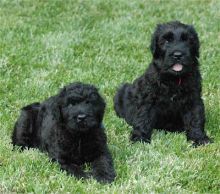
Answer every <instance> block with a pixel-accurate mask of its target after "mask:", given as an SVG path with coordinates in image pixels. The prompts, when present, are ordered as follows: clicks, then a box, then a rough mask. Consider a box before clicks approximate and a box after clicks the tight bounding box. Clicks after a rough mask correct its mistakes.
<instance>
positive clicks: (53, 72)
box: [0, 0, 220, 194]
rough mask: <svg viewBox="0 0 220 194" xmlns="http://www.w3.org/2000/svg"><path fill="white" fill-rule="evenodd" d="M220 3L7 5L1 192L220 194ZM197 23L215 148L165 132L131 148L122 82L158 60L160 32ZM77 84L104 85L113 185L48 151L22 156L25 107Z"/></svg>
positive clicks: (54, 0)
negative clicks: (69, 168)
mask: <svg viewBox="0 0 220 194" xmlns="http://www.w3.org/2000/svg"><path fill="white" fill-rule="evenodd" d="M219 10H220V1H219V0H206V1H205V0H201V1H196V0H194V1H193V0H191V1H189V0H184V1H179V0H173V1H171V0H170V1H168V0H167V1H160V0H155V1H154V0H134V1H128V0H91V1H90V0H87V1H83V0H65V1H64V0H59V1H58V0H47V1H46V0H35V1H31V0H0V130H1V131H0V193H12V192H15V193H109V194H112V193H178V194H179V193H187V194H188V193H220V143H219V142H220V76H219V75H220V54H219V53H220V46H219V45H220V11H219ZM177 19H178V20H181V21H182V22H184V23H188V24H193V25H194V26H195V28H196V30H197V31H198V34H199V38H200V41H201V54H200V63H201V68H200V69H201V73H202V77H203V99H204V102H205V107H206V117H207V122H206V130H207V133H208V135H209V136H211V137H212V138H213V139H214V143H213V144H210V145H207V146H202V147H198V148H193V147H192V146H191V143H190V142H187V141H186V137H185V135H184V134H175V133H167V134H165V133H164V132H163V131H155V132H154V133H153V137H152V143H151V144H142V143H135V144H131V142H129V140H128V137H129V133H130V130H131V128H130V127H129V126H128V125H127V124H126V123H125V122H124V121H123V120H122V119H119V118H117V117H116V115H115V112H114V110H113V101H112V99H113V96H114V94H115V91H116V88H117V87H118V86H119V84H120V83H122V82H125V81H128V82H131V81H132V80H134V79H135V78H136V77H137V76H139V75H141V74H142V73H143V72H144V70H145V69H146V67H147V66H148V64H149V63H150V61H151V53H150V50H149V44H150V39H151V34H152V32H153V31H154V28H155V26H156V24H157V23H162V22H166V21H170V20H177ZM74 81H82V82H86V83H92V84H95V85H96V86H97V87H99V89H100V93H101V94H102V95H103V96H104V98H105V100H106V102H107V109H106V114H105V118H104V123H105V126H106V133H107V135H108V143H109V148H110V150H111V152H112V154H113V157H114V163H115V168H116V172H117V178H116V180H115V182H114V183H112V184H110V185H102V184H99V183H97V182H96V181H95V180H92V179H90V180H85V181H82V180H76V179H75V178H74V177H71V176H67V175H66V173H65V172H61V171H60V170H59V166H58V164H56V163H52V162H50V161H49V159H48V157H47V155H46V154H44V153H40V152H39V151H38V150H34V149H31V150H25V151H24V152H19V151H18V150H15V151H12V145H11V139H10V136H11V132H12V129H13V125H14V122H15V120H16V118H17V117H18V115H19V110H20V108H21V107H22V106H24V105H26V104H28V103H32V102H35V101H42V100H44V99H45V98H47V97H49V96H51V95H54V94H56V93H57V91H58V90H59V88H61V87H62V86H64V85H65V84H68V83H70V82H74Z"/></svg>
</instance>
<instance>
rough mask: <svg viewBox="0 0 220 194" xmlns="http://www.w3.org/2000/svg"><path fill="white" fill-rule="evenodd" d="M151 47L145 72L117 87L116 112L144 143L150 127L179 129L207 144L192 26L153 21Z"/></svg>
mask: <svg viewBox="0 0 220 194" xmlns="http://www.w3.org/2000/svg"><path fill="white" fill-rule="evenodd" d="M151 52H152V54H153V60H152V62H151V64H150V66H149V67H148V69H147V70H146V72H145V73H144V74H143V75H142V76H140V77H139V78H138V79H136V80H135V81H134V83H132V84H128V83H126V84H124V85H123V86H122V87H121V88H119V89H118V92H117V94H116V95H115V98H114V107H115V111H116V113H117V115H118V116H119V117H122V118H124V119H125V120H126V122H127V123H128V124H130V125H131V126H133V131H132V133H131V140H132V141H144V142H150V140H151V134H152V130H153V128H156V129H165V130H169V131H185V132H186V136H187V139H188V140H192V141H194V143H195V145H200V144H206V143H209V142H210V139H209V138H208V137H207V135H206V133H205V131H204V125H205V113H204V105H203V100H202V98H201V76H200V72H199V62H198V58H199V39H198V36H197V33H196V31H195V29H194V28H193V26H190V25H186V24H183V23H180V22H178V21H173V22H169V23H165V24H160V25H158V26H157V28H156V31H155V32H154V34H153V36H152V42H151Z"/></svg>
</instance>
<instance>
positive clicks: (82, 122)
mask: <svg viewBox="0 0 220 194" xmlns="http://www.w3.org/2000/svg"><path fill="white" fill-rule="evenodd" d="M104 110H105V102H104V100H103V98H102V97H101V96H100V95H99V93H98V90H97V89H96V88H95V87H94V86H92V85H87V84H82V83H73V84H70V85H68V86H66V87H64V88H63V89H62V90H61V91H60V93H59V94H58V95H55V96H52V97H50V98H49V99H47V100H45V101H44V102H42V103H33V104H30V105H28V106H25V107H23V108H22V110H21V115H20V117H19V119H18V120H17V122H16V124H15V127H14V131H13V135H12V143H13V145H14V146H15V145H18V146H21V147H22V148H25V147H27V148H39V149H40V150H42V151H46V152H48V154H49V156H50V157H51V158H52V159H53V160H56V161H58V163H59V164H60V165H61V169H64V170H66V171H67V172H68V173H69V174H71V175H74V176H76V177H78V178H81V177H87V176H88V174H89V173H88V174H86V173H85V172H84V171H83V164H85V163H86V162H89V163H91V166H92V175H93V176H94V177H95V178H96V179H97V180H98V181H100V182H112V181H113V180H114V178H115V171H114V167H113V161H112V157H111V154H110V152H109V150H108V147H107V138H106V135H105V132H104V128H103V125H102V119H103V115H104Z"/></svg>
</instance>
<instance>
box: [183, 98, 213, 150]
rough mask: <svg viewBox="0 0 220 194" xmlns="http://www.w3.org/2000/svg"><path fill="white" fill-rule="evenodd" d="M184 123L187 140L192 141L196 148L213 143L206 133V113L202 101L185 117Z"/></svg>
mask: <svg viewBox="0 0 220 194" xmlns="http://www.w3.org/2000/svg"><path fill="white" fill-rule="evenodd" d="M183 121H184V127H185V130H186V136H187V140H192V141H193V142H194V146H199V145H203V144H207V143H210V142H211V140H210V139H209V137H208V136H207V135H206V133H205V131H204V125H205V113H204V105H203V102H202V101H200V103H199V104H196V105H194V106H193V107H192V109H191V110H190V111H188V112H187V113H186V114H185V115H184V117H183Z"/></svg>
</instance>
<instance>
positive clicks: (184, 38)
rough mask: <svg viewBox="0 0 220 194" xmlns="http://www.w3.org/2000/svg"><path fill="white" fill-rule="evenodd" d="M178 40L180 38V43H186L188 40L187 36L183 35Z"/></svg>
mask: <svg viewBox="0 0 220 194" xmlns="http://www.w3.org/2000/svg"><path fill="white" fill-rule="evenodd" d="M180 38H181V40H182V41H187V40H188V36H187V34H185V33H183V34H181V37H180Z"/></svg>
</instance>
